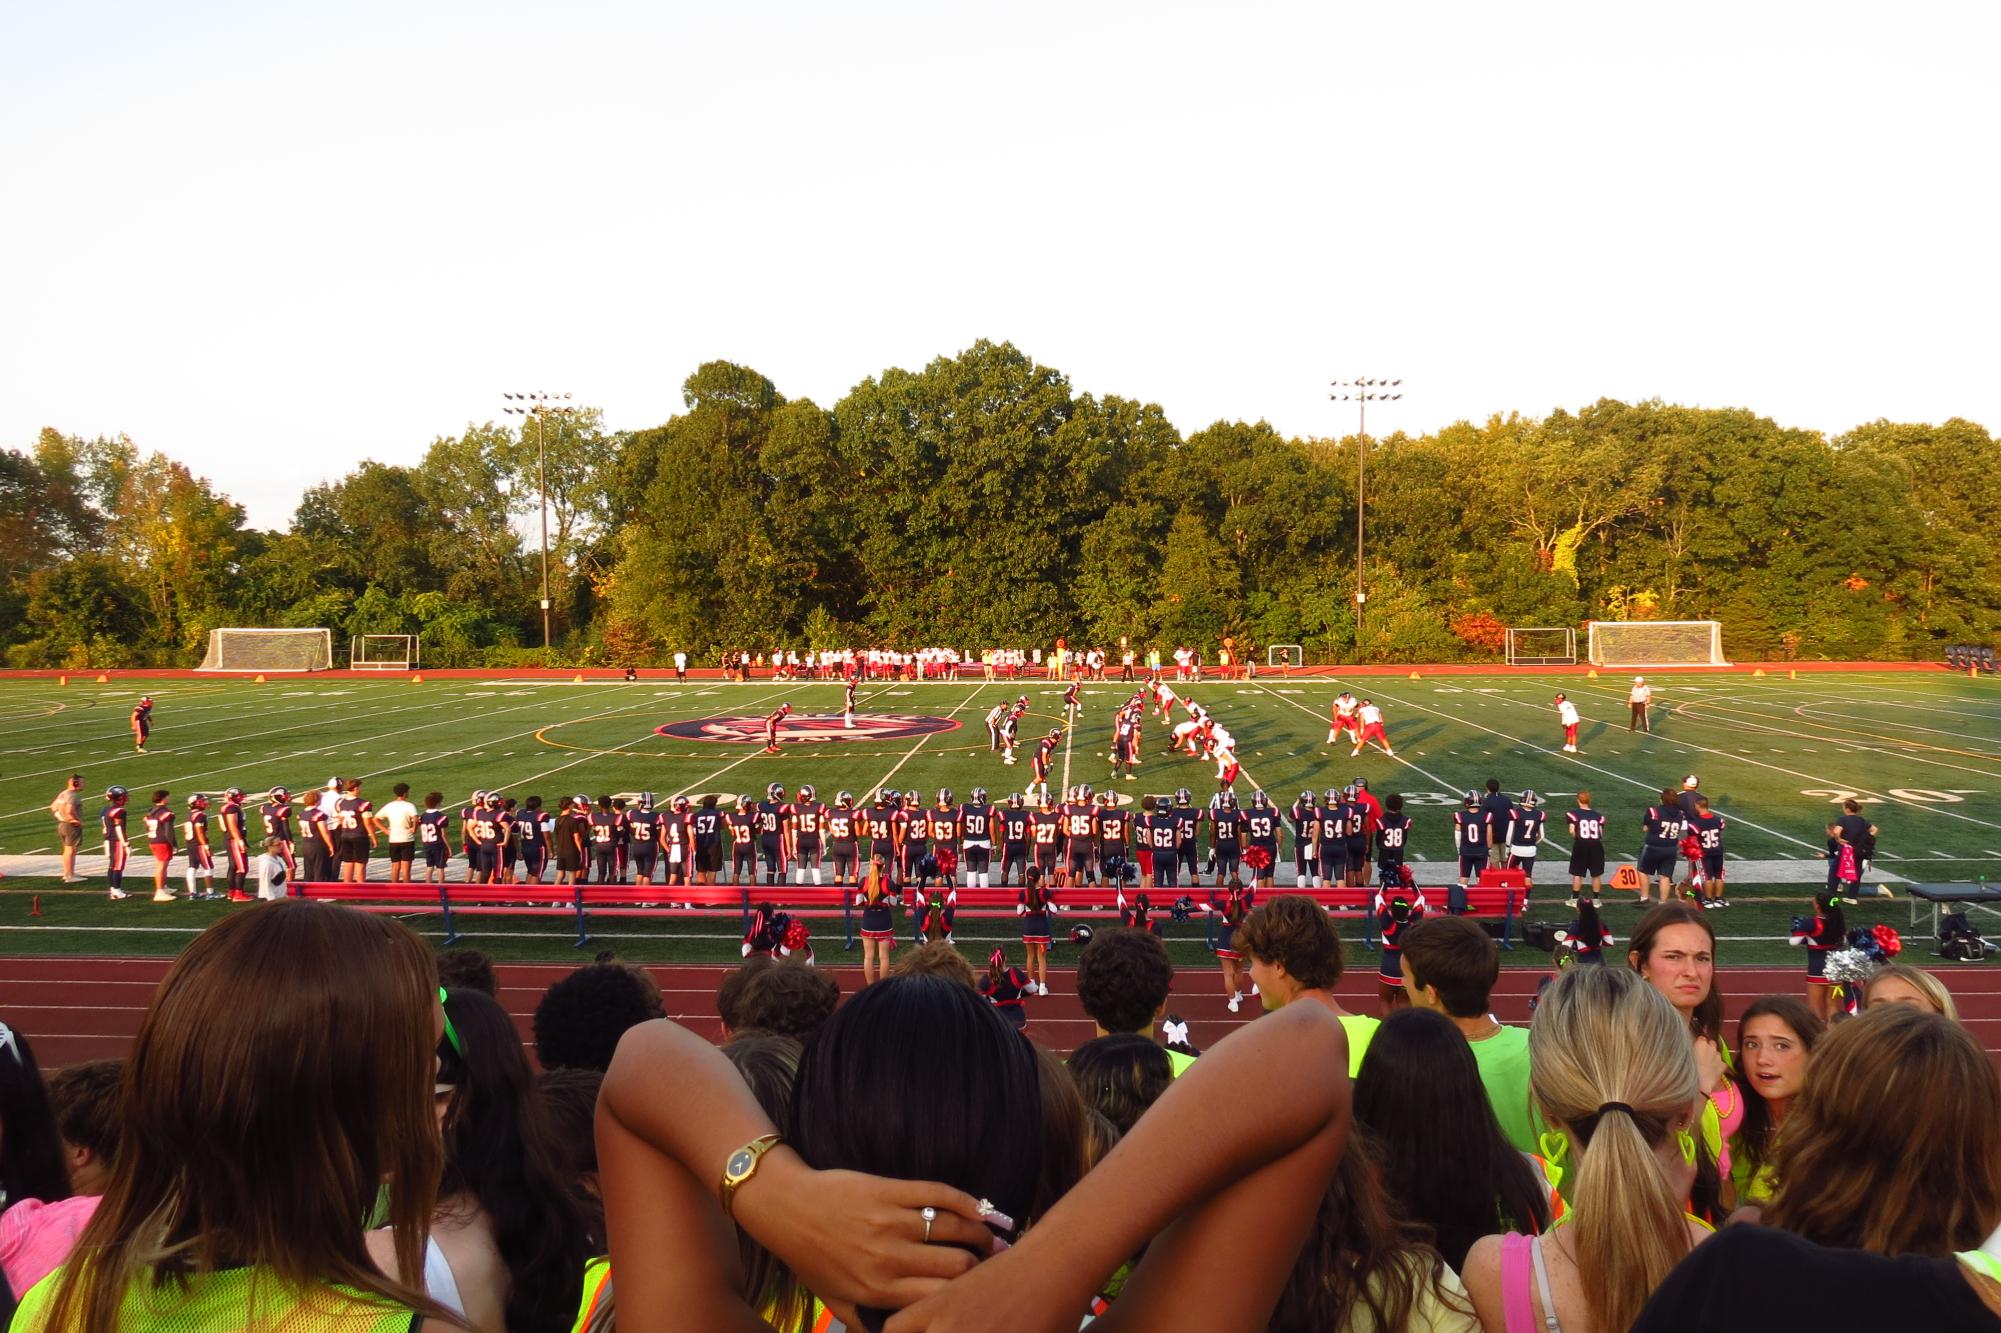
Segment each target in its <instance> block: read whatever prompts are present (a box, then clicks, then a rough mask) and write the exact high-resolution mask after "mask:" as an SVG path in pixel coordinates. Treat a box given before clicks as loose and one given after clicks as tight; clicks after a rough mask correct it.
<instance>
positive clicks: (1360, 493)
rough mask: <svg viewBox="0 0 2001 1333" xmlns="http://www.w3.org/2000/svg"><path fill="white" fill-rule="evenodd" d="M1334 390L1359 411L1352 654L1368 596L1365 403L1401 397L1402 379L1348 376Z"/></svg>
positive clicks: (1358, 645)
mask: <svg viewBox="0 0 2001 1333" xmlns="http://www.w3.org/2000/svg"><path fill="white" fill-rule="evenodd" d="M1332 384H1333V387H1334V389H1335V390H1336V392H1334V393H1330V394H1328V395H1327V396H1328V398H1330V399H1332V400H1333V401H1334V402H1337V403H1353V404H1354V405H1355V410H1356V412H1357V413H1358V414H1359V419H1358V421H1357V423H1356V427H1355V434H1356V440H1355V656H1357V657H1360V656H1361V655H1362V606H1363V604H1364V603H1365V602H1367V601H1368V600H1369V593H1368V590H1367V588H1365V587H1364V586H1363V584H1362V503H1363V499H1364V497H1365V496H1366V495H1367V494H1368V492H1367V491H1366V490H1365V489H1364V485H1365V483H1366V481H1367V467H1368V460H1369V404H1370V403H1392V402H1395V401H1396V400H1397V399H1399V398H1401V397H1403V394H1401V393H1392V392H1390V391H1391V390H1392V389H1396V388H1399V387H1400V386H1401V385H1402V384H1403V381H1402V380H1386V379H1369V378H1361V379H1352V380H1334V381H1332Z"/></svg>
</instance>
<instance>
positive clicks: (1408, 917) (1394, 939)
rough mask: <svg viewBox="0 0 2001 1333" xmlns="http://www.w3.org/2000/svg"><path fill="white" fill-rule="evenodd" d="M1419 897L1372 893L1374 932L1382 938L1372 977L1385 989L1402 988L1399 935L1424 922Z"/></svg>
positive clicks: (1422, 906)
mask: <svg viewBox="0 0 2001 1333" xmlns="http://www.w3.org/2000/svg"><path fill="white" fill-rule="evenodd" d="M1424 912H1425V901H1424V895H1423V894H1417V895H1416V896H1415V897H1412V896H1408V895H1405V894H1402V893H1397V894H1392V895H1385V894H1384V893H1383V892H1382V891H1381V890H1378V891H1377V893H1376V932H1377V934H1378V935H1379V936H1380V937H1381V938H1382V942H1383V952H1382V956H1381V957H1380V958H1379V959H1377V961H1376V978H1377V980H1379V981H1381V982H1382V983H1383V985H1385V986H1401V985H1403V944H1402V940H1403V933H1404V931H1406V930H1408V929H1410V928H1411V927H1412V926H1414V925H1416V924H1417V923H1418V922H1419V921H1422V920H1423V919H1424Z"/></svg>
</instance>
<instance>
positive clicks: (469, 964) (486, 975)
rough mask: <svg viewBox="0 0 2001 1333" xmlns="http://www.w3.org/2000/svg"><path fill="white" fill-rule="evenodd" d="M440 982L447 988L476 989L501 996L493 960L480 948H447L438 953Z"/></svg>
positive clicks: (483, 992) (493, 995)
mask: <svg viewBox="0 0 2001 1333" xmlns="http://www.w3.org/2000/svg"><path fill="white" fill-rule="evenodd" d="M438 984H439V985H440V986H443V987H444V988H445V989H446V990H476V991H478V992H479V993H480V994H482V995H490V996H492V997H494V998H495V999H498V998H499V997H500V983H499V982H497V981H495V980H494V976H493V960H492V959H491V958H488V957H487V956H486V955H485V954H484V953H482V952H480V951H479V950H478V949H446V950H444V951H443V952H441V953H440V954H439V955H438Z"/></svg>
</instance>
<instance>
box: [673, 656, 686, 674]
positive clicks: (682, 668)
mask: <svg viewBox="0 0 2001 1333" xmlns="http://www.w3.org/2000/svg"><path fill="white" fill-rule="evenodd" d="M687 678H688V655H687V654H686V653H675V654H674V679H675V680H686V679H687Z"/></svg>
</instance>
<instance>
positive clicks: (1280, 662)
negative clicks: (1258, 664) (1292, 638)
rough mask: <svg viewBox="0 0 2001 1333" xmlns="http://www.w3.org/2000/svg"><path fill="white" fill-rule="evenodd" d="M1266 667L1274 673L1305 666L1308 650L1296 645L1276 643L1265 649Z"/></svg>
mask: <svg viewBox="0 0 2001 1333" xmlns="http://www.w3.org/2000/svg"><path fill="white" fill-rule="evenodd" d="M1265 665H1267V666H1269V667H1270V668H1271V669H1272V670H1273V671H1290V670H1291V669H1292V668H1294V667H1302V666H1305V665H1306V650H1305V649H1304V648H1301V647H1300V646H1299V645H1298V644H1296V643H1274V644H1272V645H1271V646H1270V647H1268V648H1266V649H1265Z"/></svg>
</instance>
